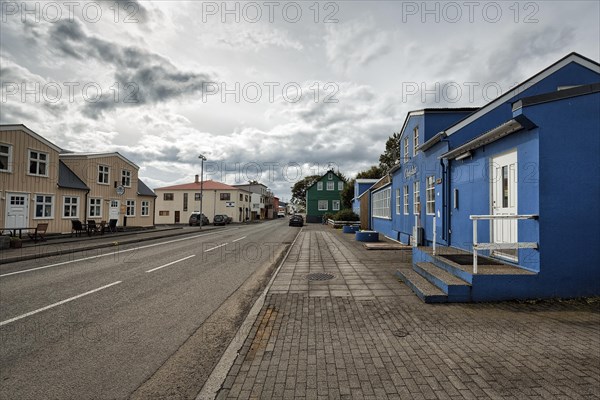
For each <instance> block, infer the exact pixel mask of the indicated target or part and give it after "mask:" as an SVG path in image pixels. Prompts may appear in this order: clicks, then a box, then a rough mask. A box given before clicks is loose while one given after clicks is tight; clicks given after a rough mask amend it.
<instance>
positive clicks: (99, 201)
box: [88, 197, 102, 218]
mask: <svg viewBox="0 0 600 400" xmlns="http://www.w3.org/2000/svg"><path fill="white" fill-rule="evenodd" d="M92 200H93V203H94V204H92ZM92 208H93V209H94V210H95V211H97V213H96V212H94V213H93V214H92ZM88 218H102V198H101V197H90V198H89V199H88Z"/></svg>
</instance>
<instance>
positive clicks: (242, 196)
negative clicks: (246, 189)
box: [240, 193, 244, 201]
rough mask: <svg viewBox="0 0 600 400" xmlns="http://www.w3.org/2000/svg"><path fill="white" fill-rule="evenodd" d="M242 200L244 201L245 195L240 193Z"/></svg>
mask: <svg viewBox="0 0 600 400" xmlns="http://www.w3.org/2000/svg"><path fill="white" fill-rule="evenodd" d="M240 201H244V195H243V194H241V193H240Z"/></svg>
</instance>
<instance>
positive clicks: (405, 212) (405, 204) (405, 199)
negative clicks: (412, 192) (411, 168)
mask: <svg viewBox="0 0 600 400" xmlns="http://www.w3.org/2000/svg"><path fill="white" fill-rule="evenodd" d="M409 201H410V199H409V194H408V185H404V199H403V201H402V207H403V208H404V215H409V209H408V208H409V206H408V204H409Z"/></svg>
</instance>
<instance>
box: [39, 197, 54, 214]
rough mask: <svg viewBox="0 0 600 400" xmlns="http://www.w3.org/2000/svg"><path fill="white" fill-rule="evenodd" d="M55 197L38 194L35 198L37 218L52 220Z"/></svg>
mask: <svg viewBox="0 0 600 400" xmlns="http://www.w3.org/2000/svg"><path fill="white" fill-rule="evenodd" d="M53 208H54V196H47V195H43V194H38V195H36V196H35V218H52V216H53V214H54V213H53V210H52V209H53Z"/></svg>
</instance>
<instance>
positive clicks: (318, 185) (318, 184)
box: [317, 182, 323, 190]
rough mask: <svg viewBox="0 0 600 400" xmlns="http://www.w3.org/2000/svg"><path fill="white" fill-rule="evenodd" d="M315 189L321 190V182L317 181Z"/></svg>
mask: <svg viewBox="0 0 600 400" xmlns="http://www.w3.org/2000/svg"><path fill="white" fill-rule="evenodd" d="M317 190H323V182H317Z"/></svg>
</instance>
